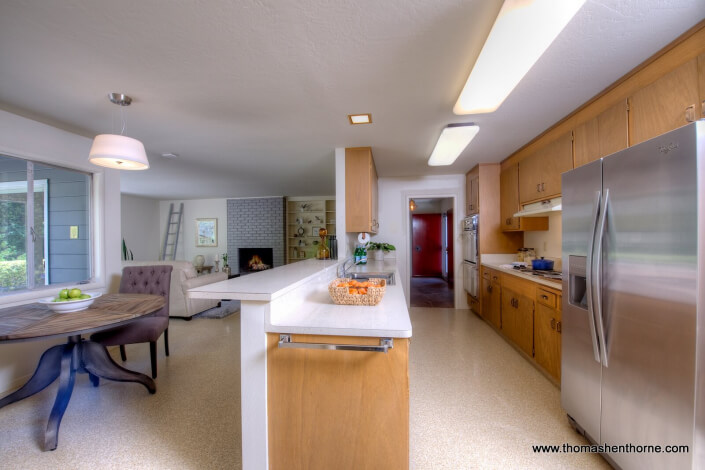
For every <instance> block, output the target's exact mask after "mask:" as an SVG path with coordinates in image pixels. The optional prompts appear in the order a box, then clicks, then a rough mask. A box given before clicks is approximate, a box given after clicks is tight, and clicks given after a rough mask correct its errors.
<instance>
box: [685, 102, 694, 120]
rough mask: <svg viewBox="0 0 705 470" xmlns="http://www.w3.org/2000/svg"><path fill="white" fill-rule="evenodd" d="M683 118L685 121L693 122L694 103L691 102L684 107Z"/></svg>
mask: <svg viewBox="0 0 705 470" xmlns="http://www.w3.org/2000/svg"><path fill="white" fill-rule="evenodd" d="M685 120H686V121H687V122H695V121H696V119H695V105H694V104H691V105H690V106H688V107H687V108H685Z"/></svg>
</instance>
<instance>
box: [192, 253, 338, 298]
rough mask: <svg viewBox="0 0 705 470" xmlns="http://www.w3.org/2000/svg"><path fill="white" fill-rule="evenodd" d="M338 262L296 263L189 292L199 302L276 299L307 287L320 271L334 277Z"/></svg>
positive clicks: (306, 261)
mask: <svg viewBox="0 0 705 470" xmlns="http://www.w3.org/2000/svg"><path fill="white" fill-rule="evenodd" d="M339 262H340V261H339V260H326V261H320V260H317V259H307V260H305V261H297V262H296V263H291V264H287V265H284V266H279V267H277V268H274V269H268V270H266V271H262V272H259V273H254V274H247V275H245V276H240V277H235V278H232V279H227V280H225V281H220V282H214V283H213V284H207V285H205V286H201V287H195V288H193V289H189V291H188V293H189V296H190V297H192V298H196V299H216V300H263V301H267V300H273V299H276V298H277V297H280V296H282V295H284V294H286V293H287V292H289V291H291V290H292V289H295V288H296V287H298V286H300V285H302V284H305V283H306V281H307V280H308V279H309V278H311V277H314V276H317V275H319V274H320V273H321V271H324V270H325V271H327V270H332V271H333V275H335V267H336V266H338V263H339Z"/></svg>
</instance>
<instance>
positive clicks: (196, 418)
mask: <svg viewBox="0 0 705 470" xmlns="http://www.w3.org/2000/svg"><path fill="white" fill-rule="evenodd" d="M411 317H412V324H413V328H414V337H413V338H412V343H411V356H410V357H411V361H410V384H411V390H410V396H411V406H410V415H411V418H410V421H411V443H410V444H411V468H413V469H419V470H420V469H424V470H425V469H454V470H455V469H476V468H477V469H484V468H491V469H495V468H496V469H505V468H506V469H511V468H517V469H519V468H571V469H572V468H609V466H608V465H607V464H606V463H605V461H604V460H602V459H601V458H600V457H599V456H596V455H591V454H550V455H549V454H534V453H533V452H532V449H531V445H532V444H562V443H564V442H568V443H571V444H573V445H577V444H584V443H585V441H584V440H583V439H582V438H581V437H580V436H579V435H577V434H576V433H575V432H573V430H572V429H571V428H570V426H569V425H568V423H567V421H566V418H565V414H564V413H563V412H562V410H561V408H560V392H559V390H558V389H557V388H556V387H555V386H554V385H552V384H551V383H550V382H549V381H548V380H546V378H544V377H543V376H542V375H541V374H540V373H539V372H538V371H537V370H536V369H534V367H532V366H531V365H530V364H528V363H527V362H526V361H525V360H524V359H523V358H521V357H520V356H519V355H518V354H517V353H516V352H515V351H514V350H513V349H512V348H511V347H510V346H509V345H508V344H507V343H506V342H505V341H504V340H502V339H501V338H500V337H499V336H498V335H497V334H496V333H495V332H494V331H493V330H492V329H491V328H490V327H489V326H487V325H486V324H485V323H484V322H482V321H481V320H480V319H479V318H477V317H476V316H475V315H474V314H471V313H470V312H469V311H467V310H454V309H430V308H412V309H411ZM239 320H240V318H239V315H238V314H235V315H231V316H229V317H227V318H224V319H195V320H193V321H190V322H184V321H178V320H175V321H172V322H171V325H170V328H169V336H170V341H169V342H170V346H171V356H170V357H169V358H165V357H164V355H163V348H162V345H161V344H160V345H159V377H158V379H157V393H156V395H149V394H148V393H147V392H146V390H145V389H144V388H143V387H142V386H140V385H136V384H124V383H115V382H107V381H103V382H102V383H101V386H100V387H99V388H97V389H95V388H93V387H91V385H90V383H89V382H88V379H87V377H86V376H83V375H79V377H78V379H77V381H76V386H75V389H74V392H73V397H72V399H71V402H70V404H69V407H68V410H67V411H66V414H65V416H64V419H63V421H62V424H61V429H60V432H59V447H58V448H57V450H55V451H53V452H42V451H41V450H40V443H41V439H42V435H43V430H44V427H45V426H46V419H47V417H48V415H49V412H50V410H51V406H52V404H53V398H54V395H55V392H56V385H52V386H50V387H49V388H48V389H46V390H44V391H43V392H41V393H39V394H37V395H35V396H33V397H31V398H28V399H26V400H24V401H21V402H18V403H14V404H12V405H9V406H7V407H5V408H3V409H1V410H0V468H3V469H4V468H11V469H25V468H26V469H68V468H71V469H79V468H86V469H89V468H90V469H94V468H101V469H102V468H116V469H117V468H120V469H124V468H174V469H176V468H178V469H211V468H213V469H238V468H241V461H242V458H241V452H240V441H241V438H240V395H239V389H240V376H239V374H240V365H239V364H240V353H239V335H240V331H239V329H240V328H239ZM1 347H2V346H0V348H1ZM148 350H149V348H148V346H147V345H134V346H128V347H127V356H128V361H127V363H126V366H127V367H128V368H131V369H133V370H138V371H142V372H146V373H148V372H149V353H148ZM1 351H2V350H1V349H0V353H1ZM116 357H117V355H116ZM381 468H385V466H384V465H382V467H381Z"/></svg>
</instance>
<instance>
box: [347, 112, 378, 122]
mask: <svg viewBox="0 0 705 470" xmlns="http://www.w3.org/2000/svg"><path fill="white" fill-rule="evenodd" d="M348 119H350V124H371V123H372V115H371V114H348Z"/></svg>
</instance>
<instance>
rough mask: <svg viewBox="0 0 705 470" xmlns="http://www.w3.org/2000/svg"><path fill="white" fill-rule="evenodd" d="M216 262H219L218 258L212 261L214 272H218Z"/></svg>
mask: <svg viewBox="0 0 705 470" xmlns="http://www.w3.org/2000/svg"><path fill="white" fill-rule="evenodd" d="M218 264H220V260H215V261H213V266H214V268H213V269H214V270H215V271H214V272H216V273H217V272H218Z"/></svg>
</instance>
